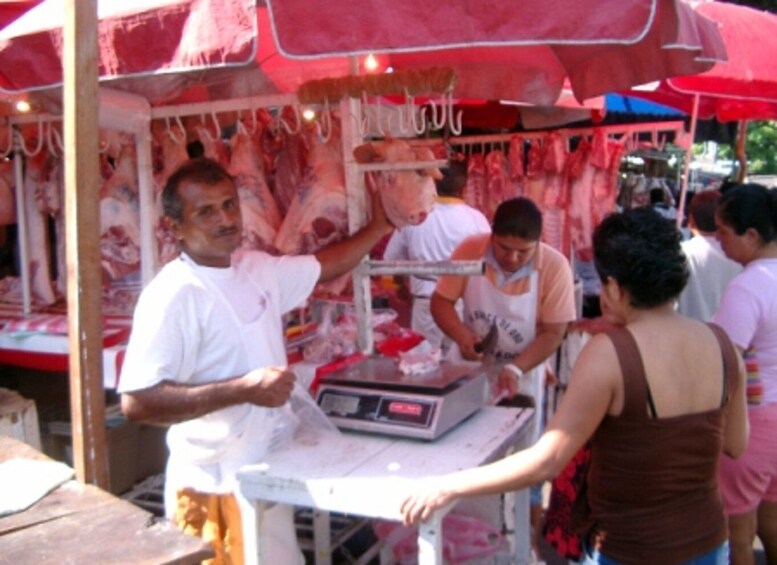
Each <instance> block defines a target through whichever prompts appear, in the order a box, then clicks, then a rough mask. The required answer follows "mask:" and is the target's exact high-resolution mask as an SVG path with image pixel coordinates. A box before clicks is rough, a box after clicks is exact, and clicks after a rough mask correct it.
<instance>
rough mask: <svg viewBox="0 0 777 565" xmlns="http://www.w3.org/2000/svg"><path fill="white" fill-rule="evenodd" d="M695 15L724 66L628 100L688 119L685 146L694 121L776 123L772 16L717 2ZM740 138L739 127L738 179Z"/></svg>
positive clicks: (776, 45)
mask: <svg viewBox="0 0 777 565" xmlns="http://www.w3.org/2000/svg"><path fill="white" fill-rule="evenodd" d="M696 13H697V14H701V15H702V16H704V17H706V18H709V19H710V20H712V21H714V22H716V23H717V24H718V25H719V28H720V34H721V37H722V38H723V41H724V43H725V46H726V52H727V54H728V58H727V60H726V61H720V62H718V63H716V64H715V65H714V66H713V67H712V68H711V69H709V70H708V71H706V72H704V73H701V74H697V75H692V76H677V77H672V78H668V79H666V80H664V81H663V82H661V83H660V84H659V85H658V87H657V88H656V89H655V90H653V91H636V90H635V91H632V92H631V94H633V95H635V96H640V97H642V98H647V99H650V100H653V101H655V102H659V103H661V104H665V105H667V106H672V107H674V108H678V109H680V110H683V111H684V112H686V113H688V114H690V115H691V118H692V119H691V135H690V139H691V140H693V136H694V134H695V130H696V120H697V119H698V118H699V117H700V118H703V119H709V118H717V119H718V120H719V121H722V122H725V121H734V120H768V119H777V59H775V56H776V55H777V15H774V14H771V13H769V12H764V11H760V10H756V9H754V8H749V7H746V6H739V5H736V4H727V3H723V2H706V3H702V4H699V5H698V6H697V7H696ZM745 134H746V127H745V124H744V123H743V124H741V125H740V131H739V135H740V140H739V143H740V144H741V148H742V155H740V159H741V160H742V173H744V163H745V159H744V155H743V153H744V136H745ZM690 153H691V147H690V143H689V146H688V148H687V153H686V159H685V174H684V178H683V186H682V191H681V193H680V203H679V207H680V209H682V208H683V207H684V205H685V198H686V194H687V191H688V170H689V167H690V161H691V154H690ZM679 221H681V218H680V217H678V222H679Z"/></svg>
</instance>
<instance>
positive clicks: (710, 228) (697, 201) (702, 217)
mask: <svg viewBox="0 0 777 565" xmlns="http://www.w3.org/2000/svg"><path fill="white" fill-rule="evenodd" d="M718 200H720V191H718V190H705V191H704V192H700V193H698V194H696V195H694V197H693V200H691V206H690V208H689V211H690V216H691V218H693V223H694V224H696V228H697V229H698V230H699V231H703V232H707V233H712V232H714V231H715V230H716V229H717V228H716V227H715V208H716V207H717V205H718Z"/></svg>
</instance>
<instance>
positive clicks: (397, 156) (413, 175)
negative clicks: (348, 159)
mask: <svg viewBox="0 0 777 565" xmlns="http://www.w3.org/2000/svg"><path fill="white" fill-rule="evenodd" d="M354 157H355V158H356V160H357V161H358V162H359V163H378V162H382V163H407V162H413V161H421V162H423V161H433V160H434V159H435V157H434V153H433V151H432V150H431V149H430V148H429V147H412V146H411V145H410V144H409V143H408V142H407V141H405V140H401V139H389V138H387V139H386V140H385V141H384V142H383V143H382V144H377V143H365V144H363V145H360V146H359V147H357V148H356V149H354ZM373 178H374V180H375V185H376V187H377V192H378V195H379V196H380V199H381V202H382V203H383V209H384V210H385V211H386V216H387V217H388V219H389V221H390V222H391V223H392V224H394V226H395V227H397V228H401V227H404V226H408V225H418V224H420V223H421V222H423V221H424V220H425V219H426V216H428V215H429V212H431V210H432V208H433V207H434V203H435V199H436V196H437V189H436V188H435V185H434V179H441V178H442V174H441V173H440V170H439V169H437V168H427V169H418V170H406V171H380V172H378V173H375V175H374V176H373Z"/></svg>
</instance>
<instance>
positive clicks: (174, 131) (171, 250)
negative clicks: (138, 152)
mask: <svg viewBox="0 0 777 565" xmlns="http://www.w3.org/2000/svg"><path fill="white" fill-rule="evenodd" d="M152 133H153V136H154V142H155V143H156V145H157V148H159V149H161V169H160V170H159V172H158V173H157V174H156V175H154V208H155V216H156V221H155V223H154V236H155V237H156V242H157V253H158V254H159V264H160V265H164V264H166V263H169V262H170V261H171V260H172V259H174V258H176V257H177V256H178V253H179V252H180V249H179V247H178V242H177V241H176V239H175V237H173V235H172V234H171V233H170V232H169V230H168V229H167V226H166V225H165V222H164V221H163V218H162V216H163V210H162V200H161V199H162V190H163V189H164V187H165V183H166V182H167V179H168V177H169V176H170V175H172V174H173V172H175V170H176V169H177V168H178V167H179V166H181V164H182V163H183V162H184V161H186V160H187V159H188V158H189V154H188V153H187V151H186V132H185V131H184V130H183V128H181V127H179V126H178V124H171V125H169V126H168V127H165V126H164V125H162V124H161V122H156V123H154V124H153V132H152Z"/></svg>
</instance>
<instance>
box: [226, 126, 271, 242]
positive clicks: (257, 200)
mask: <svg viewBox="0 0 777 565" xmlns="http://www.w3.org/2000/svg"><path fill="white" fill-rule="evenodd" d="M230 147H231V149H232V159H231V160H230V163H229V172H230V174H231V175H232V176H233V177H234V179H235V185H236V186H237V193H238V196H239V197H240V211H241V215H242V217H243V243H242V247H243V248H245V249H257V250H260V251H267V252H271V253H274V252H275V247H274V245H273V243H274V241H275V236H276V235H277V233H278V228H280V226H281V219H282V218H281V214H280V211H279V210H278V205H277V204H276V203H275V199H274V198H273V196H272V194H271V193H270V189H269V187H268V186H267V181H266V180H265V178H264V172H263V171H262V162H261V156H260V155H259V151H258V148H257V147H256V145H255V144H254V142H253V140H252V138H251V136H250V135H248V133H246V132H238V133H236V134H234V135H233V136H232V139H231V140H230Z"/></svg>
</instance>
